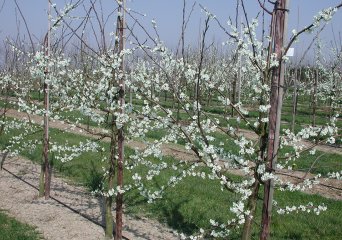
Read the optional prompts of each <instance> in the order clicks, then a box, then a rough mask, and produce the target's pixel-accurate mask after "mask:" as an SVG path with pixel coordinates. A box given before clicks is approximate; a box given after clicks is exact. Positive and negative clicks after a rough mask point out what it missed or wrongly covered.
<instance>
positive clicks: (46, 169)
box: [42, 0, 51, 200]
mask: <svg viewBox="0 0 342 240" xmlns="http://www.w3.org/2000/svg"><path fill="white" fill-rule="evenodd" d="M44 47H45V56H46V58H47V61H48V63H47V66H46V70H45V81H44V108H45V113H44V139H43V158H44V197H45V199H46V200H47V199H49V198H50V183H51V169H50V167H51V166H50V161H49V110H50V103H49V90H50V89H49V83H48V81H47V80H48V78H49V71H50V69H49V58H50V47H51V0H48V32H47V35H46V37H45V40H44ZM42 170H43V169H42Z"/></svg>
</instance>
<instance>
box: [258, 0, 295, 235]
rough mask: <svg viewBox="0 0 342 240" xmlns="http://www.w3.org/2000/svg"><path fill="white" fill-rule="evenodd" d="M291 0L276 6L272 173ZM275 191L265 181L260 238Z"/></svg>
mask: <svg viewBox="0 0 342 240" xmlns="http://www.w3.org/2000/svg"><path fill="white" fill-rule="evenodd" d="M288 4H289V0H277V1H276V3H275V6H274V12H273V13H274V14H275V20H274V24H275V25H274V32H273V34H274V35H273V36H272V38H274V49H273V52H274V53H276V55H277V59H278V60H279V66H278V67H275V68H274V69H273V72H272V73H273V74H272V81H271V96H270V105H271V108H270V115H269V132H268V144H267V145H268V148H267V168H266V169H267V170H266V171H268V172H270V173H274V172H275V168H276V161H277V155H278V148H279V132H280V118H281V109H282V102H283V92H284V89H283V86H284V64H283V61H282V57H283V55H284V54H285V53H284V41H285V31H286V28H287V15H288V13H287V11H288ZM273 192H274V181H273V180H272V179H270V180H268V181H266V182H265V185H264V201H263V209H262V222H261V233H260V239H261V240H266V239H268V238H269V235H270V226H271V214H272V201H273Z"/></svg>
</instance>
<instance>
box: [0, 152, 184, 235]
mask: <svg viewBox="0 0 342 240" xmlns="http://www.w3.org/2000/svg"><path fill="white" fill-rule="evenodd" d="M39 170H40V167H39V166H38V165H36V164H33V163H32V162H31V161H29V160H26V159H23V158H18V157H15V158H10V159H7V160H6V163H5V165H4V169H3V170H1V171H0V193H1V195H0V209H4V210H6V212H7V213H8V214H9V215H10V216H13V217H15V218H16V219H17V220H19V221H22V222H24V223H28V224H30V225H33V226H36V227H37V228H38V231H39V232H41V233H42V234H43V237H44V238H45V239H51V240H57V239H58V240H72V239H74V240H87V239H89V240H94V239H104V230H103V228H102V226H101V225H103V219H104V218H103V216H104V215H103V213H104V211H103V209H102V207H101V206H103V204H102V203H103V200H102V198H99V197H95V196H92V195H91V194H89V192H88V191H87V190H85V189H84V188H82V187H79V186H75V185H72V184H70V183H69V184H68V183H67V181H66V180H64V179H62V178H60V177H56V176H53V179H52V182H51V183H52V186H51V187H52V188H51V196H52V197H53V199H50V200H44V199H41V198H38V191H37V189H35V188H34V187H37V184H38V178H39ZM8 171H9V172H11V173H13V174H15V175H16V176H18V177H20V179H18V178H16V177H15V176H13V175H12V174H11V173H9V172H8ZM24 181H26V183H25V182H24ZM28 183H29V184H31V186H30V185H28ZM113 214H114V213H113ZM114 216H115V215H114ZM124 225H125V227H124V232H123V234H124V236H125V237H127V238H128V239H165V240H169V239H170V240H172V239H178V237H177V235H176V234H174V233H173V231H172V230H171V229H169V228H167V227H166V226H164V225H162V224H160V223H159V222H157V221H154V220H151V219H146V218H140V219H136V218H133V217H131V216H128V215H125V218H124Z"/></svg>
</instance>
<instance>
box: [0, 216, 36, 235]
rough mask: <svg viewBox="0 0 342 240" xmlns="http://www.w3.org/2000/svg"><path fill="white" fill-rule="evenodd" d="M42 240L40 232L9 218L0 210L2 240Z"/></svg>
mask: <svg viewBox="0 0 342 240" xmlns="http://www.w3.org/2000/svg"><path fill="white" fill-rule="evenodd" d="M38 239H42V236H41V234H39V233H38V231H37V230H36V229H35V228H34V227H32V226H30V225H28V224H24V223H21V222H19V221H17V220H15V219H14V218H12V217H9V216H8V215H7V214H6V212H5V211H4V210H1V209H0V240H38Z"/></svg>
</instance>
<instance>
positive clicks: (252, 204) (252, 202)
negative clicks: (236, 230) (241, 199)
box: [241, 181, 260, 240]
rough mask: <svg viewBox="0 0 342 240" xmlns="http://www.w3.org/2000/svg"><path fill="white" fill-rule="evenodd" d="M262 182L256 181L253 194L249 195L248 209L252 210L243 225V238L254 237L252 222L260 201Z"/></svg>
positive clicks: (248, 239)
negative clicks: (259, 193)
mask: <svg viewBox="0 0 342 240" xmlns="http://www.w3.org/2000/svg"><path fill="white" fill-rule="evenodd" d="M259 187H260V183H259V181H255V182H254V183H253V186H252V195H251V196H249V199H248V203H247V209H248V210H249V211H250V214H249V215H248V216H247V217H246V218H245V223H244V225H243V231H242V237H241V239H242V240H250V239H252V230H253V228H252V224H253V220H254V216H255V211H256V207H257V201H258V192H259Z"/></svg>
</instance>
